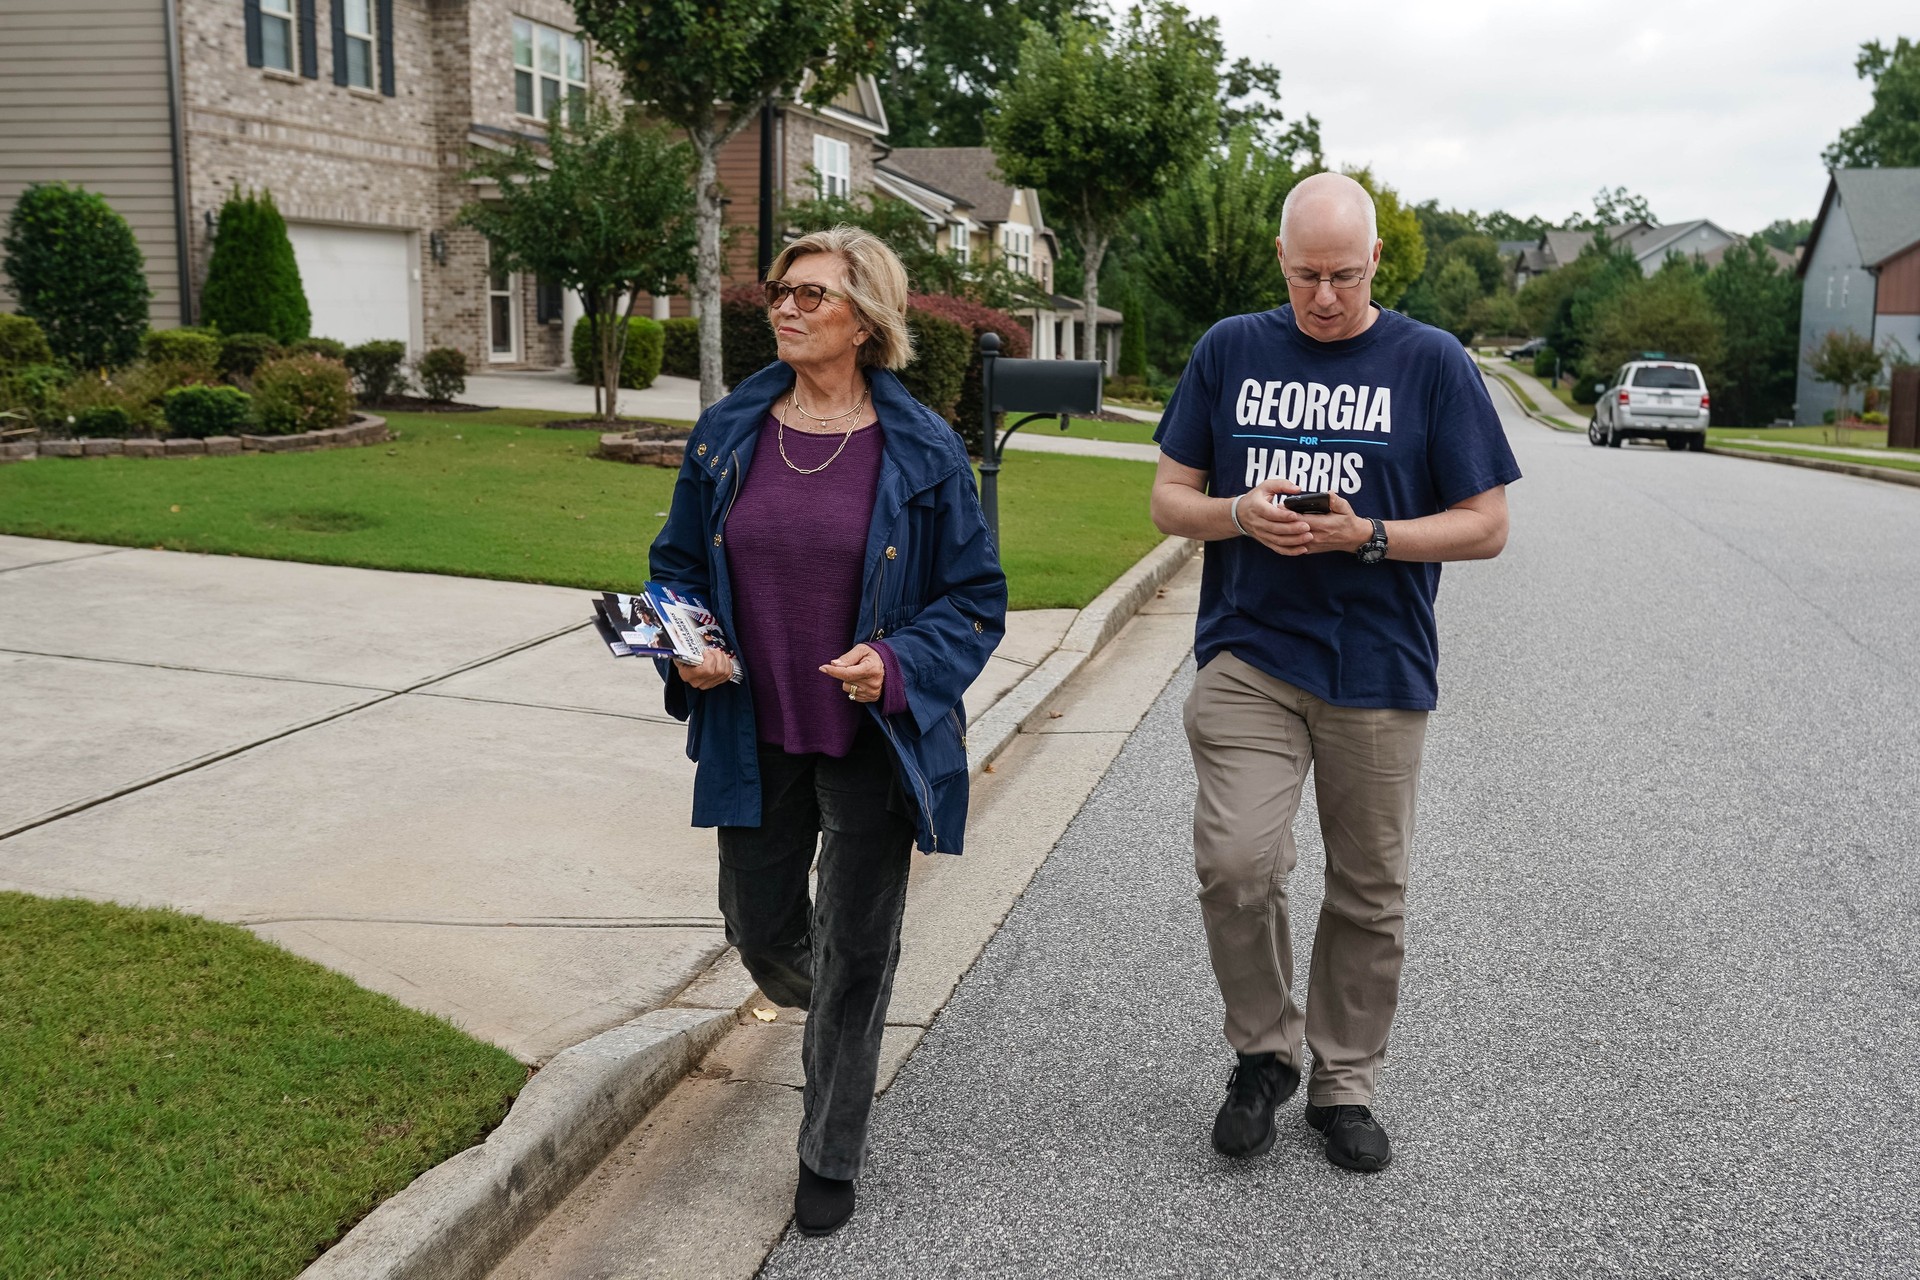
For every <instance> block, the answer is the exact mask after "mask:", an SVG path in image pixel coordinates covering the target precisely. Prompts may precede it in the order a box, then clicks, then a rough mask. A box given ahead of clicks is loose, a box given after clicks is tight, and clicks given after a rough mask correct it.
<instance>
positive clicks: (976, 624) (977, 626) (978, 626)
mask: <svg viewBox="0 0 1920 1280" xmlns="http://www.w3.org/2000/svg"><path fill="white" fill-rule="evenodd" d="M714 541H715V542H718V541H720V539H718V538H715V539H714ZM973 629H974V630H975V631H985V630H986V629H987V625H986V624H985V623H984V622H981V621H980V620H979V619H978V618H975V619H974V620H973Z"/></svg>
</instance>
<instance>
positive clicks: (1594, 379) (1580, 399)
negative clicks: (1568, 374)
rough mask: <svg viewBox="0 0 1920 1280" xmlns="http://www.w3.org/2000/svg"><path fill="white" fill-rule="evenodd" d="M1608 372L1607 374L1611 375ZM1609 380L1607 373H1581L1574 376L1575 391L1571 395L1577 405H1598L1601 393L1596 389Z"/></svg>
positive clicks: (1609, 371)
mask: <svg viewBox="0 0 1920 1280" xmlns="http://www.w3.org/2000/svg"><path fill="white" fill-rule="evenodd" d="M1611 372H1612V370H1610V369H1609V370H1608V371H1607V373H1611ZM1606 380H1607V374H1606V373H1590V372H1579V373H1575V374H1574V376H1573V389H1572V390H1571V392H1570V393H1569V394H1570V395H1572V397H1573V402H1574V403H1575V404H1598V403H1599V401H1600V393H1599V392H1598V391H1595V390H1594V388H1595V387H1597V386H1599V385H1600V384H1601V383H1603V382H1605V381H1606Z"/></svg>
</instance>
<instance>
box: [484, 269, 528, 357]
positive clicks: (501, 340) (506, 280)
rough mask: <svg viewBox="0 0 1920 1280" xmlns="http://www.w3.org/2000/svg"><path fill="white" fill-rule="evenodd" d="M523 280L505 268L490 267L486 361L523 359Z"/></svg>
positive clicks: (488, 271)
mask: <svg viewBox="0 0 1920 1280" xmlns="http://www.w3.org/2000/svg"><path fill="white" fill-rule="evenodd" d="M519 294H520V277H519V276H518V275H515V274H514V273H513V272H511V271H508V270H506V269H505V268H502V267H497V266H493V265H492V264H491V262H490V263H489V265H488V267H487V342H488V347H487V358H488V359H489V360H492V361H495V362H497V363H498V362H505V363H513V362H517V361H518V360H519V359H520V306H519Z"/></svg>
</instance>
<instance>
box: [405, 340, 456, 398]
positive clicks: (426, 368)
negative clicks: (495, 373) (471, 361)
mask: <svg viewBox="0 0 1920 1280" xmlns="http://www.w3.org/2000/svg"><path fill="white" fill-rule="evenodd" d="M413 372H414V375H415V376H416V377H417V378H418V379H419V380H420V394H421V395H423V396H425V397H426V398H427V399H429V400H438V401H441V402H443V403H444V402H446V401H449V400H451V399H453V398H454V397H455V396H457V395H459V394H460V393H461V392H463V391H465V390H466V389H467V353H466V352H464V351H462V350H460V349H459V348H458V347H435V348H433V350H431V351H429V352H427V353H426V354H425V355H423V356H421V357H420V359H419V360H417V361H415V362H414V366H413Z"/></svg>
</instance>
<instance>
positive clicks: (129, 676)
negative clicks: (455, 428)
mask: <svg viewBox="0 0 1920 1280" xmlns="http://www.w3.org/2000/svg"><path fill="white" fill-rule="evenodd" d="M587 604H588V593H587V592H584V591H580V590H576V589H570V588H557V587H545V586H535V585H528V584H522V583H503V582H488V581H482V580H478V579H469V578H450V577H438V576H434V575H428V574H404V573H387V572H379V571H373V570H364V569H346V568H338V567H332V566H325V565H308V564H295V563H289V562H282V561H270V560H250V559H243V558H239V557H230V556H200V555H185V554H179V553H174V552H156V551H145V550H139V549H129V548H119V547H105V546H89V545H85V544H79V543H64V542H43V541H37V540H33V539H25V538H13V537H0V722H4V723H5V724H6V725H7V727H8V732H7V733H6V734H5V735H0V776H5V777H6V778H7V780H8V785H7V787H6V788H5V790H4V793H3V794H0V888H4V889H16V890H22V891H26V892H30V893H37V894H43V895H49V896H53V895H77V896H82V897H89V898H97V899H106V900H112V901H117V902H124V903H129V904H136V905H150V906H158V905H169V906H174V907H178V908H180V909H182V910H187V911H192V912H195V913H198V914H202V915H206V916H210V917H213V918H215V919H219V920H227V921H233V922H236V923H239V924H244V925H246V926H248V927H249V928H251V929H253V930H254V932H256V933H258V934H260V935H261V936H263V937H266V938H269V939H272V940H274V941H276V942H279V943H281V944H282V945H284V946H286V947H287V948H288V949H289V950H292V951H294V952H296V953H298V954H300V955H303V956H307V957H309V958H311V959H314V960H317V961H319V962H321V963H323V964H326V965H328V966H329V967H332V968H334V969H337V970H339V971H341V972H343V973H345V974H347V975H348V976H350V977H352V978H353V979H354V980H355V981H357V982H360V983H361V984H362V985H364V986H367V987H371V988H373V989H375V990H378V991H383V992H385V993H387V994H389V995H391V996H393V997H395V998H396V999H399V1000H400V1001H402V1002H403V1003H405V1004H408V1005H411V1006H412V1007H414V1008H418V1009H423V1010H426V1011H429V1012H432V1013H436V1014H440V1015H443V1016H446V1017H448V1018H450V1019H452V1020H453V1021H454V1022H455V1023H457V1024H458V1025H460V1026H462V1027H463V1028H465V1029H466V1030H467V1031H469V1032H470V1033H472V1034H474V1035H476V1036H478V1037H480V1038H482V1039H485V1040H488V1041H491V1042H493V1043H495V1044H497V1045H499V1046H501V1047H502V1048H504V1049H506V1050H508V1051H509V1052H511V1053H513V1054H515V1055H516V1056H518V1057H520V1058H521V1059H522V1060H524V1061H527V1062H540V1061H544V1060H545V1059H546V1058H548V1057H550V1056H551V1055H552V1054H553V1053H554V1052H556V1051H557V1050H559V1049H561V1048H563V1047H565V1046H567V1045H570V1044H573V1043H576V1042H577V1041H580V1040H582V1039H584V1038H585V1037H587V1036H589V1035H593V1034H595V1033H597V1032H599V1031H602V1030H605V1029H606V1028H608V1027H612V1026H615V1025H618V1024H620V1023H622V1022H625V1021H627V1020H629V1019H631V1018H634V1017H636V1016H637V1015H639V1014H641V1013H644V1012H647V1011H648V1010H651V1009H655V1008H658V1007H660V1006H662V1005H664V1004H665V1003H667V1002H668V1001H670V1000H671V999H673V998H674V997H675V996H676V994H677V993H678V992H679V991H680V990H681V989H682V988H683V987H684V986H685V985H686V984H687V983H688V982H689V981H690V980H692V979H693V978H694V977H695V976H696V975H698V974H700V973H701V972H703V971H704V970H705V969H706V968H707V967H708V966H709V965H710V964H711V962H712V961H713V960H714V959H715V958H716V957H717V956H719V955H720V953H721V952H722V951H723V950H724V949H725V942H724V938H723V936H722V931H721V922H720V920H719V918H718V913H717V911H716V908H715V905H714V892H715V889H714V885H715V872H714V861H713V843H712V841H713V835H712V832H710V831H698V830H694V829H692V828H690V827H689V826H688V825H687V812H688V794H689V791H690V788H691V783H692V775H693V766H692V765H691V764H690V763H689V762H688V761H687V759H686V756H685V752H684V750H683V744H684V729H683V727H682V726H680V725H679V724H677V723H675V722H674V721H672V720H671V719H670V718H669V717H667V716H666V715H665V714H664V712H663V711H662V709H661V700H660V686H659V680H658V677H657V676H656V675H655V674H654V671H653V669H652V666H651V664H644V663H636V662H631V661H616V660H615V659H613V658H611V657H609V656H608V654H607V653H606V650H605V647H604V646H603V645H602V644H601V643H600V641H599V640H598V639H597V637H596V636H595V635H594V633H593V631H592V629H591V627H590V626H589V625H588V622H587V617H588V608H587ZM1074 616H1075V614H1074V611H1072V610H1043V611H1037V612H1030V613H1020V614H1015V615H1013V617H1012V619H1011V620H1010V625H1009V634H1008V638H1007V640H1006V642H1005V643H1004V644H1003V645H1002V646H1001V649H1000V651H999V653H998V654H996V655H995V657H994V658H993V659H992V661H991V663H990V664H989V666H988V669H987V671H986V672H985V673H983V675H982V676H981V678H980V680H979V681H978V682H977V683H976V684H975V686H974V689H973V691H972V692H971V694H970V695H969V699H968V706H969V710H970V711H971V712H973V715H974V718H975V719H977V718H978V716H979V715H980V713H982V712H984V711H985V710H987V709H988V708H989V707H990V706H991V705H992V704H993V702H994V701H995V700H996V699H998V697H999V696H1000V695H1001V694H1002V693H1004V692H1005V691H1006V690H1008V689H1009V688H1011V687H1012V686H1013V685H1014V684H1015V683H1017V682H1018V681H1019V680H1020V678H1021V677H1022V676H1024V675H1025V674H1026V673H1027V672H1029V671H1030V670H1032V669H1033V668H1034V667H1035V666H1036V665H1038V664H1039V663H1040V662H1041V661H1042V660H1043V659H1045V658H1046V657H1047V655H1048V654H1049V653H1051V652H1052V651H1053V649H1054V648H1055V647H1056V646H1057V644H1058V642H1059V640H1060V637H1061V636H1062V635H1063V634H1064V633H1065V632H1066V630H1067V627H1068V626H1069V625H1070V624H1071V622H1072V620H1073V618H1074Z"/></svg>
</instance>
